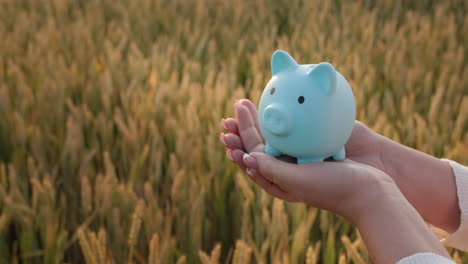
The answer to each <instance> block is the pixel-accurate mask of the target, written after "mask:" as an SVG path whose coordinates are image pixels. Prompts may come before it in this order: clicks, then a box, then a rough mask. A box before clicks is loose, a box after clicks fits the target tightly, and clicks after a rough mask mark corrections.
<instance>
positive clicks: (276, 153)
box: [265, 143, 283, 157]
mask: <svg viewBox="0 0 468 264" xmlns="http://www.w3.org/2000/svg"><path fill="white" fill-rule="evenodd" d="M265 153H266V154H268V155H271V156H273V157H278V156H281V154H283V153H281V151H279V150H277V149H275V148H274V147H272V146H271V145H270V144H268V143H267V144H266V145H265Z"/></svg>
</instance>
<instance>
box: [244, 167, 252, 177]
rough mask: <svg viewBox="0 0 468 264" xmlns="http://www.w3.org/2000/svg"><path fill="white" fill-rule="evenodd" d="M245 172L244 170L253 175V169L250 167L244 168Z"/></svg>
mask: <svg viewBox="0 0 468 264" xmlns="http://www.w3.org/2000/svg"><path fill="white" fill-rule="evenodd" d="M245 172H246V173H247V174H248V175H249V176H253V175H254V171H253V169H251V168H246V169H245Z"/></svg>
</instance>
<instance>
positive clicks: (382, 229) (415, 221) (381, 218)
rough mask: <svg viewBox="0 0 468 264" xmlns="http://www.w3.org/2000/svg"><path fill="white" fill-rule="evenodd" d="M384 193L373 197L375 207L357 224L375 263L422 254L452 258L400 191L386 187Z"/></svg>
mask: <svg viewBox="0 0 468 264" xmlns="http://www.w3.org/2000/svg"><path fill="white" fill-rule="evenodd" d="M394 188H396V187H394ZM380 191H381V192H380V195H379V196H378V197H377V196H375V195H374V196H375V197H369V198H370V199H371V200H372V201H373V202H372V204H370V205H369V206H368V208H367V209H366V210H365V212H364V213H362V214H360V216H359V218H357V219H356V221H355V225H356V226H357V227H358V229H359V231H360V233H361V235H362V237H363V239H364V241H365V243H366V245H367V248H368V250H369V252H370V254H371V255H372V256H373V258H374V259H375V263H384V264H385V263H396V262H398V261H399V260H401V259H403V258H405V257H408V256H411V255H413V254H416V253H421V252H432V253H435V254H438V255H441V256H444V257H447V258H450V256H449V255H448V253H447V252H446V251H445V249H444V247H443V246H442V244H441V243H440V242H439V240H438V239H437V238H436V237H435V235H434V234H433V233H432V232H431V231H430V230H429V228H428V227H427V225H426V223H425V222H424V220H423V219H422V218H421V216H420V215H419V214H418V213H417V211H416V210H415V209H414V208H413V207H412V206H411V205H410V204H409V203H408V201H407V200H406V199H405V198H404V196H403V195H402V194H401V193H400V192H399V191H398V190H394V189H392V187H388V188H387V187H385V189H383V190H380Z"/></svg>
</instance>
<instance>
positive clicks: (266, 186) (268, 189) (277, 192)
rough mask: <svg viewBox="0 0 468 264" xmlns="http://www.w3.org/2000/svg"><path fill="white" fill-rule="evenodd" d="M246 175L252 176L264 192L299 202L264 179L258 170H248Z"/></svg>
mask: <svg viewBox="0 0 468 264" xmlns="http://www.w3.org/2000/svg"><path fill="white" fill-rule="evenodd" d="M246 173H247V175H249V176H250V179H252V181H254V182H255V183H256V184H258V185H260V187H262V188H263V190H265V191H266V192H267V193H269V194H270V195H272V196H275V197H277V198H280V199H283V200H286V201H288V202H299V200H298V199H297V198H295V197H294V196H292V195H291V194H289V193H287V192H285V191H283V190H282V189H281V188H280V187H278V186H277V185H276V184H274V183H272V182H271V181H269V180H268V179H267V178H265V177H263V176H262V175H261V174H260V173H259V172H258V171H257V170H254V169H250V168H246Z"/></svg>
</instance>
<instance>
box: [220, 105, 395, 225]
mask: <svg viewBox="0 0 468 264" xmlns="http://www.w3.org/2000/svg"><path fill="white" fill-rule="evenodd" d="M235 109H236V118H235V119H232V118H229V119H227V120H223V121H222V126H223V127H224V128H225V129H226V130H228V131H229V133H228V134H226V135H225V134H221V136H220V140H221V142H223V144H224V145H225V146H226V147H227V148H228V150H227V156H228V157H229V158H230V159H231V160H232V161H233V162H235V163H236V164H237V165H239V167H240V168H242V169H243V170H244V171H245V172H246V173H247V174H248V175H249V176H250V177H251V179H252V180H253V181H254V182H256V183H257V184H259V185H260V186H261V187H262V188H263V189H264V190H265V191H267V192H268V193H270V194H271V195H273V196H275V197H278V198H281V199H284V200H287V201H291V202H304V203H307V204H309V205H313V206H315V207H319V208H323V209H327V210H330V211H333V212H336V213H338V214H340V215H342V216H344V217H347V218H352V215H353V214H352V213H350V211H353V212H354V211H355V210H356V209H357V208H358V207H361V206H365V205H364V204H365V203H363V201H364V198H363V197H362V196H363V194H366V193H368V190H369V188H373V187H372V186H377V185H380V184H394V183H393V181H392V180H391V178H390V177H389V176H388V175H386V174H385V173H384V172H382V171H380V170H378V169H376V168H374V167H373V166H368V165H366V164H361V163H358V162H356V161H353V160H352V158H351V157H348V158H349V159H347V160H345V161H341V162H318V163H313V164H312V163H308V164H302V165H297V164H294V163H292V162H293V161H294V159H292V158H290V157H281V158H280V159H277V158H274V157H272V156H270V155H267V154H264V153H263V150H264V147H265V141H264V139H263V137H262V136H261V133H260V129H259V125H258V116H257V110H256V108H255V106H254V105H253V104H252V103H251V102H250V101H248V100H245V99H244V100H240V101H239V102H236V104H235ZM356 127H357V128H358V129H354V131H353V135H354V137H355V138H358V137H365V136H366V135H364V133H365V132H366V130H364V129H362V128H363V127H364V126H363V125H362V124H360V123H357V125H356ZM351 146H352V145H351ZM347 147H348V146H347ZM354 147H355V148H356V149H355V150H351V151H350V153H352V154H353V155H355V156H354V157H355V158H356V159H357V160H365V159H366V158H367V159H368V161H369V163H371V162H378V160H375V161H374V160H373V157H372V155H371V154H370V153H371V152H372V151H374V149H373V148H374V147H373V146H367V148H368V149H367V150H366V151H363V150H365V149H364V148H363V147H362V146H359V145H358V144H354ZM358 150H359V151H358ZM376 164H377V163H376ZM366 196H367V194H366Z"/></svg>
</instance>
